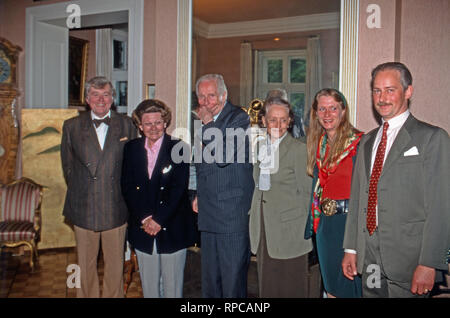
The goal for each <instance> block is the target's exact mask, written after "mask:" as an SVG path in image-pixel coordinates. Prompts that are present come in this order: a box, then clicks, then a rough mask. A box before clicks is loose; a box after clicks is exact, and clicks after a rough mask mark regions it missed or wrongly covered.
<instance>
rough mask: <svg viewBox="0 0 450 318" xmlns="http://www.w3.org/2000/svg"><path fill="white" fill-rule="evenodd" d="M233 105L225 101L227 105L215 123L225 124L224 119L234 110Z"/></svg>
mask: <svg viewBox="0 0 450 318" xmlns="http://www.w3.org/2000/svg"><path fill="white" fill-rule="evenodd" d="M233 107H234V106H232V105H231V104H230V103H229V102H226V103H225V106H223V109H222V112H221V113H220V115H219V117H217V119H216V121H215V123H216V124H217V125H218V126H223V124H224V119H225V118H226V116H227V115H228V113H229V112H231V111H232V110H233Z"/></svg>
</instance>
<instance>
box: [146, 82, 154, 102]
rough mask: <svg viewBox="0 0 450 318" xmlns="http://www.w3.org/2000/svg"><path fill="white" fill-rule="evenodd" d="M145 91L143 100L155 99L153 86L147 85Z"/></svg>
mask: <svg viewBox="0 0 450 318" xmlns="http://www.w3.org/2000/svg"><path fill="white" fill-rule="evenodd" d="M146 88H147V89H146V90H145V99H153V98H155V84H147V87H146Z"/></svg>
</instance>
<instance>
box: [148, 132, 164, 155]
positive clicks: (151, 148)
mask: <svg viewBox="0 0 450 318" xmlns="http://www.w3.org/2000/svg"><path fill="white" fill-rule="evenodd" d="M163 138H164V134H163V135H162V136H161V137H160V138H159V139H158V140H157V141H156V142H155V143H154V144H153V146H151V147H150V145H149V144H148V139H147V137H145V149H147V151H149V150H150V151H153V152H155V151H156V150H158V149H159V148H160V147H161V144H162V141H163Z"/></svg>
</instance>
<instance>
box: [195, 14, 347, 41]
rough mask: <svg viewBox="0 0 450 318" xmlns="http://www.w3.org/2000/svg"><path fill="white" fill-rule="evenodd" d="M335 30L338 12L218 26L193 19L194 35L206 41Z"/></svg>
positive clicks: (337, 25) (337, 22)
mask: <svg viewBox="0 0 450 318" xmlns="http://www.w3.org/2000/svg"><path fill="white" fill-rule="evenodd" d="M337 28H339V12H330V13H319V14H311V15H303V16H296V17H287V18H279V19H264V20H254V21H244V22H232V23H220V24H208V23H206V22H204V21H201V20H199V19H195V18H194V33H195V34H198V35H200V36H201V37H204V38H207V39H214V38H229V37H237V36H248V35H262V34H274V33H287V32H304V31H311V30H326V29H337Z"/></svg>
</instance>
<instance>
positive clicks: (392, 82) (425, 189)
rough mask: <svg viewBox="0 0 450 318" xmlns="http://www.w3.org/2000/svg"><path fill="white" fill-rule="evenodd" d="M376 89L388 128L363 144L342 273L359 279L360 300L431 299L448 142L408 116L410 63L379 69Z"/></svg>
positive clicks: (441, 261) (444, 226)
mask: <svg viewBox="0 0 450 318" xmlns="http://www.w3.org/2000/svg"><path fill="white" fill-rule="evenodd" d="M371 88H372V98H373V105H374V107H375V110H376V111H377V112H378V114H379V115H380V116H381V117H382V123H383V125H382V126H381V127H380V128H377V129H374V130H372V131H371V132H369V133H368V134H367V135H364V136H363V137H362V139H361V142H360V146H359V152H358V155H357V158H356V163H355V167H354V172H353V178H352V188H351V197H350V203H349V215H348V218H347V223H346V229H345V237H344V248H345V252H346V253H345V254H344V259H343V261H342V269H343V273H344V275H345V276H346V277H347V278H349V279H353V277H354V276H355V275H356V274H357V273H360V274H362V283H363V297H426V296H428V295H429V292H430V291H431V289H432V288H433V285H434V282H435V277H436V270H446V269H447V265H446V254H447V251H448V249H449V246H450V241H449V235H450V222H449V220H450V199H449V193H450V191H449V175H450V140H449V137H448V134H447V132H446V131H445V130H443V129H441V128H439V127H436V126H432V125H430V124H427V123H424V122H422V121H419V120H417V119H416V118H415V117H414V116H413V115H412V114H411V113H410V110H409V101H410V99H411V96H412V93H413V87H412V76H411V73H410V71H409V70H408V68H407V67H406V66H405V65H403V64H401V63H396V62H390V63H384V64H381V65H378V66H377V67H376V68H375V69H374V70H373V71H372V83H371ZM444 107H445V106H444Z"/></svg>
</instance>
